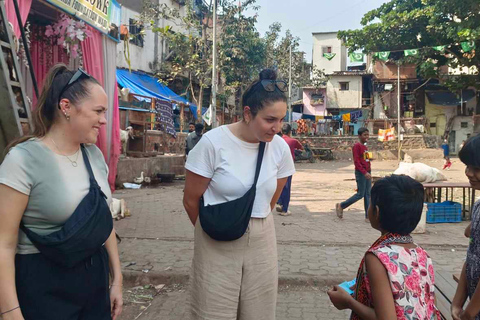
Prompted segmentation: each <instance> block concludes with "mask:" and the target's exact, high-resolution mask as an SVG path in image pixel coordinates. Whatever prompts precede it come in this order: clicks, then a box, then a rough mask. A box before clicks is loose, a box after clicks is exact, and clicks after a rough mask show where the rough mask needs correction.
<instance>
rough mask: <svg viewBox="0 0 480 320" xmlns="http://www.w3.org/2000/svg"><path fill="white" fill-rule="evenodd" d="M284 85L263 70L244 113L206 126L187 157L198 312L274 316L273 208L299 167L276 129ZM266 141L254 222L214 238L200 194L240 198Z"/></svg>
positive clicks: (207, 198) (209, 199)
mask: <svg viewBox="0 0 480 320" xmlns="http://www.w3.org/2000/svg"><path fill="white" fill-rule="evenodd" d="M286 89H287V84H286V83H285V82H284V81H277V80H276V74H275V72H274V71H273V70H269V69H267V70H264V71H262V72H261V73H260V78H259V80H257V81H255V82H254V83H252V84H251V86H250V87H249V88H248V89H247V90H246V91H245V93H244V95H243V97H242V105H243V120H242V121H240V122H237V123H234V124H231V125H225V126H221V127H219V128H216V129H213V130H211V131H209V132H208V133H206V134H205V135H203V137H202V140H200V142H199V143H198V144H197V145H196V147H195V148H194V149H193V150H192V151H191V152H190V154H189V156H188V160H187V163H186V166H185V168H186V169H187V174H186V181H185V194H184V199H183V202H184V206H185V209H186V211H187V213H188V216H189V218H190V220H191V221H192V224H193V225H195V249H194V258H193V263H192V274H191V294H190V301H189V303H190V313H191V316H192V318H193V319H202V320H205V319H212V320H213V319H215V320H221V319H235V318H236V319H241V320H254V319H255V320H256V319H265V320H268V319H271V320H273V319H275V308H276V299H277V286H278V267H277V265H278V261H277V244H276V236H275V226H274V223H273V216H272V215H271V214H270V213H271V211H272V209H273V207H274V205H275V203H276V202H277V200H278V197H279V196H280V194H281V192H282V189H283V186H284V185H285V183H286V181H287V178H288V177H289V176H291V175H292V174H293V173H294V172H295V167H294V164H293V160H292V156H291V154H290V149H289V147H288V145H287V144H286V142H285V141H284V140H283V139H282V138H280V137H279V136H278V135H277V133H278V132H279V131H280V130H281V127H282V122H283V119H284V117H285V115H286V112H287V98H286V96H285V91H286ZM261 141H262V142H266V148H265V154H264V157H263V161H262V167H261V170H260V176H259V179H258V183H257V192H256V197H255V202H254V205H253V211H252V217H251V220H250V224H249V227H248V229H247V231H246V233H245V234H244V235H243V236H242V237H241V238H240V239H238V240H234V241H216V240H214V239H212V238H210V237H209V236H208V235H207V234H206V233H205V232H204V231H203V229H202V226H201V224H200V222H199V219H198V215H199V205H200V198H201V197H202V196H203V197H204V202H205V205H215V204H219V203H224V202H227V201H231V200H235V199H238V198H240V197H242V196H243V195H244V194H245V193H246V192H247V191H248V190H249V189H250V187H251V186H252V185H253V182H254V176H255V167H256V162H257V157H258V150H259V145H260V142H261Z"/></svg>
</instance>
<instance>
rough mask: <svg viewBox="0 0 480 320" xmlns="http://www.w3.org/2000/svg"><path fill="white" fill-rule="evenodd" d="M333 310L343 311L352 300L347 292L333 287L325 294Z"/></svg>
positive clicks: (348, 306)
mask: <svg viewBox="0 0 480 320" xmlns="http://www.w3.org/2000/svg"><path fill="white" fill-rule="evenodd" d="M327 294H328V296H329V297H330V301H332V303H333V305H334V306H335V308H337V309H338V310H344V309H349V308H350V300H351V299H353V298H352V296H351V295H349V294H348V292H347V291H345V290H343V289H342V288H340V287H339V286H334V287H333V288H332V289H331V290H328V292H327Z"/></svg>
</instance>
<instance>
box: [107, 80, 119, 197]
mask: <svg viewBox="0 0 480 320" xmlns="http://www.w3.org/2000/svg"><path fill="white" fill-rule="evenodd" d="M114 86H115V95H114V97H115V98H114V100H113V116H112V118H113V119H112V122H113V123H112V137H111V139H112V141H111V148H110V161H109V163H108V168H109V174H108V183H109V184H110V189H111V190H112V192H114V191H115V180H116V178H117V164H118V159H119V158H120V153H121V148H122V144H121V142H120V110H119V105H118V98H117V97H118V88H117V84H116V83H115V84H114Z"/></svg>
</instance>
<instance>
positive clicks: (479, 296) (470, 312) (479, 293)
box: [455, 266, 480, 320]
mask: <svg viewBox="0 0 480 320" xmlns="http://www.w3.org/2000/svg"><path fill="white" fill-rule="evenodd" d="M464 270H465V266H464ZM462 277H463V278H465V279H464V285H465V291H466V289H467V279H466V273H464V272H463V271H462V276H461V277H460V283H459V285H458V287H459V288H460V285H461V283H462V281H461V280H462ZM457 292H458V290H457ZM465 294H466V293H465ZM456 296H457V295H456V294H455V297H456ZM479 313H480V283H479V284H477V288H476V289H475V293H474V294H473V296H472V299H471V300H470V302H469V303H468V305H467V307H466V308H465V311H464V312H463V313H462V315H461V317H460V318H461V319H462V320H464V319H465V320H470V319H471V320H473V319H475V317H476V316H477V315H478V314H479Z"/></svg>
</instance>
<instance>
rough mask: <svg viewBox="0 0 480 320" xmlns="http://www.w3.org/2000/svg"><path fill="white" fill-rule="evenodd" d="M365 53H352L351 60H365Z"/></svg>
mask: <svg viewBox="0 0 480 320" xmlns="http://www.w3.org/2000/svg"><path fill="white" fill-rule="evenodd" d="M363 57H364V55H363V53H355V52H354V53H350V61H351V62H363Z"/></svg>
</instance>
